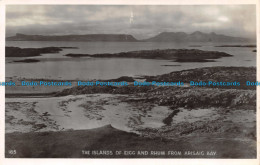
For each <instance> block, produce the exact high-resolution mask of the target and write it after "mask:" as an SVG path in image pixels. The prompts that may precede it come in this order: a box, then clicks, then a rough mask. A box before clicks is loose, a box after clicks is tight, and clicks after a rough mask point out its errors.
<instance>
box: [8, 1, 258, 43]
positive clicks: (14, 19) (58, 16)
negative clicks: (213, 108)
mask: <svg viewBox="0 0 260 165" xmlns="http://www.w3.org/2000/svg"><path fill="white" fill-rule="evenodd" d="M131 13H133V18H131V17H132V16H131V15H132V14H131ZM130 18H131V21H130ZM197 30H198V31H203V32H212V31H214V32H216V33H222V34H226V35H231V36H242V37H252V36H255V35H256V7H255V5H214V6H212V5H211V6H210V5H204V6H202V5H193V6H189V5H184V6H181V5H168V6H165V5H160V6H149V5H135V6H125V5H113V6H110V5H19V6H18V5H8V6H7V11H6V32H7V36H10V35H14V34H15V33H25V34H42V35H54V34H55V35H57V34H94V33H109V34H111V33H128V34H132V35H134V36H135V37H136V38H139V39H141V38H147V37H151V36H154V35H156V34H158V33H160V32H163V31H173V32H176V31H183V32H187V33H191V32H193V31H197Z"/></svg>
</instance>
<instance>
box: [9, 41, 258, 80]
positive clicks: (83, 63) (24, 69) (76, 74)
mask: <svg viewBox="0 0 260 165" xmlns="http://www.w3.org/2000/svg"><path fill="white" fill-rule="evenodd" d="M249 44H255V43H237V42H236V43H198V42H196V43H180V42H178V43H173V42H67V41H64V42H61V41H6V46H14V47H20V48H42V47H77V49H73V48H71V49H63V50H62V51H60V52H59V53H55V54H42V55H41V56H37V57H26V58H17V57H12V58H10V57H8V58H6V59H5V60H6V62H5V69H6V72H5V73H6V75H5V76H6V77H18V78H28V79H30V78H33V79H51V80H94V79H100V80H107V79H114V78H119V77H121V76H131V77H140V76H147V75H148V76H155V75H161V74H165V73H170V72H173V71H180V70H186V69H194V68H201V67H213V66H241V67H255V66H256V52H253V50H255V49H256V48H252V47H251V48H248V47H216V46H219V45H249ZM194 45H195V46H194ZM154 49H199V50H207V51H219V52H226V53H228V54H231V55H233V57H223V58H220V59H216V62H203V63H202V62H185V63H183V62H182V63H179V62H173V61H169V60H158V59H136V58H123V59H122V58H89V57H83V58H71V57H67V56H64V55H66V54H69V53H74V54H76V53H78V54H98V53H119V52H127V51H136V50H154ZM21 59H38V60H40V62H36V63H20V62H19V63H15V62H13V61H15V60H21Z"/></svg>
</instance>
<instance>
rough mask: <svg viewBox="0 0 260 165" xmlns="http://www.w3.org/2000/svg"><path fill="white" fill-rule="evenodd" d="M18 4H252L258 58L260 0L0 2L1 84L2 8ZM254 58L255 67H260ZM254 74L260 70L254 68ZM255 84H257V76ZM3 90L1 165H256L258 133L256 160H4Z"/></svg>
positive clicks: (1, 60) (0, 100) (0, 98)
mask: <svg viewBox="0 0 260 165" xmlns="http://www.w3.org/2000/svg"><path fill="white" fill-rule="evenodd" d="M12 4H13V5H15V4H16V5H17V4H21V5H22V4H24V5H25V4H28V5H29V4H51V5H54V4H59V5H61V4H68V5H69V4H86V5H87V4H88V5H98V4H103V5H228V4H229V5H230V4H255V5H256V7H257V10H256V12H257V47H258V49H257V57H259V54H260V53H259V45H260V20H259V19H260V16H259V14H260V6H259V5H260V2H259V0H212V1H210V2H209V0H196V1H195V0H193V1H192V0H164V1H162V0H109V1H108V0H77V1H75V0H74V1H72V0H0V67H1V68H0V81H4V80H5V5H12ZM259 62H260V59H259V58H257V66H258V65H259V64H260V63H259ZM257 73H260V68H259V67H257ZM257 80H258V81H259V80H260V77H259V74H257ZM259 92H260V90H259V87H257V112H259V108H260V102H259V100H260V93H259ZM4 93H5V90H4V88H3V87H1V88H0V142H1V143H0V165H1V164H4V165H6V164H8V165H9V164H19V165H35V164H37V165H46V164H48V165H49V164H63V165H69V164H93V165H101V164H106V165H108V164H111V165H112V164H113V165H122V164H124V165H133V164H138V165H143V164H149V165H161V164H167V165H168V164H176V165H184V164H188V165H204V164H205V165H211V164H212V165H259V164H260V162H259V145H260V143H259V129H257V159H161V158H160V159H132V158H130V159H70V158H67V159H53V158H52V159H20V158H17V159H10V158H9V159H6V158H4V149H5V148H4V130H5V125H4V121H5V120H4V116H5V115H4V114H5V107H4V105H5V94H4ZM258 119H259V114H258V113H257V128H258V127H259V124H260V123H259V120H258Z"/></svg>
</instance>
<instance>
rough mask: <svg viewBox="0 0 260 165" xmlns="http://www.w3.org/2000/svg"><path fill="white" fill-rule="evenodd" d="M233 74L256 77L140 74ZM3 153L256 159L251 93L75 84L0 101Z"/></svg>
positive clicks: (239, 89) (232, 69) (222, 78)
mask: <svg viewBox="0 0 260 165" xmlns="http://www.w3.org/2000/svg"><path fill="white" fill-rule="evenodd" d="M194 75H195V76H194ZM211 75H214V76H211ZM238 75H245V77H246V79H247V80H249V81H255V68H244V69H241V68H235V67H228V68H225V67H222V68H221V67H216V68H202V69H194V70H187V71H181V72H173V73H170V74H165V75H161V76H157V77H146V79H147V80H148V79H150V80H156V81H164V80H167V81H174V80H176V78H180V80H181V81H184V82H185V81H186V80H188V79H189V78H191V79H192V78H196V81H204V80H205V79H208V78H209V77H210V79H211V80H212V81H217V80H219V81H225V80H226V81H232V80H233V81H235V80H237V79H239V78H240V79H241V77H239V76H238ZM187 77H189V78H187ZM14 95H15V94H14ZM10 150H16V152H17V154H10ZM82 150H83V153H82ZM85 151H86V152H88V151H91V152H93V153H94V154H91V155H89V154H86V153H85ZM103 151H104V152H103ZM105 151H107V152H105ZM115 151H125V152H127V151H147V152H149V153H150V154H144V153H145V152H144V153H143V155H142V154H141V155H139V154H133V155H131V154H130V155H129V154H125V155H115ZM151 151H165V152H166V153H168V151H176V152H177V151H180V152H181V153H182V154H181V155H176V154H165V155H154V154H152V153H151ZM96 152H97V153H99V152H100V153H103V154H101V155H99V154H97V153H96ZM111 152H113V154H112V155H111ZM201 152H203V153H204V154H195V153H201ZM208 152H209V153H211V154H206V153H208ZM104 153H109V154H104ZM173 153H174V152H173ZM185 153H186V154H185ZM189 153H190V154H189ZM213 153H215V154H213ZM6 157H110V158H113V157H163V158H165V157H167V158H171V157H173V158H185V157H189V158H197V157H203V158H255V157H256V90H255V87H246V86H239V87H232V88H221V87H218V88H207V87H190V86H185V87H156V86H150V87H134V86H131V85H130V86H127V87H110V86H107V87H96V86H93V87H87V86H79V87H77V86H76V87H72V88H67V89H64V90H62V91H59V92H56V93H52V94H51V95H49V96H47V97H46V96H45V97H33V96H29V97H28V96H26V97H24V98H14V97H12V98H6Z"/></svg>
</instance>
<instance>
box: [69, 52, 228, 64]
mask: <svg viewBox="0 0 260 165" xmlns="http://www.w3.org/2000/svg"><path fill="white" fill-rule="evenodd" d="M65 56H68V57H72V58H81V57H91V58H141V59H157V60H172V61H175V62H214V59H219V58H222V57H232V56H233V55H230V54H227V53H224V52H218V51H202V50H198V49H164V50H160V49H156V50H141V51H131V52H121V53H114V54H109V53H106V54H92V55H90V54H72V53H71V54H66V55H65Z"/></svg>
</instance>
